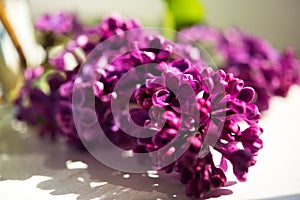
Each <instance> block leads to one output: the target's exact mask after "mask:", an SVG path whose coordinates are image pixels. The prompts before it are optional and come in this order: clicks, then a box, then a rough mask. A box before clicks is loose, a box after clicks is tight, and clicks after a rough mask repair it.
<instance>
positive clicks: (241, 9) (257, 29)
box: [29, 0, 300, 55]
mask: <svg viewBox="0 0 300 200" xmlns="http://www.w3.org/2000/svg"><path fill="white" fill-rule="evenodd" d="M200 2H202V4H203V6H204V8H205V14H204V15H205V20H206V22H207V23H209V24H211V25H215V26H217V27H221V28H225V27H228V26H238V27H240V28H242V29H244V30H246V31H248V32H250V33H254V34H256V35H258V36H261V37H263V38H265V39H267V40H269V41H270V42H271V43H272V44H273V45H274V47H276V48H280V49H282V48H284V47H287V46H293V47H294V48H295V49H296V50H297V52H299V50H300V37H299V36H300V23H299V20H300V12H299V9H300V1H299V0H264V1H261V0H251V1H241V0H226V1H219V0H201V1H200ZM29 3H30V6H31V8H32V12H33V16H34V17H37V16H38V15H40V14H42V13H44V12H45V11H47V12H49V11H57V10H58V8H61V9H62V10H73V11H74V10H75V11H76V12H78V13H80V15H81V17H82V18H83V19H85V20H87V19H90V18H94V17H95V16H102V15H108V14H109V13H111V11H118V12H120V13H122V14H123V15H126V16H131V17H133V18H138V19H140V20H141V21H142V22H143V23H144V24H145V25H146V26H157V25H160V23H161V20H162V16H163V11H164V3H163V1H162V0H151V1H149V0H126V1H124V0H86V1H84V3H82V1H81V0H72V1H70V3H66V2H65V1H60V0H52V1H51V3H45V1H41V0H29ZM90 5H93V6H90ZM128 5H131V6H128ZM87 10H88V12H86V11H87ZM298 55H299V53H298Z"/></svg>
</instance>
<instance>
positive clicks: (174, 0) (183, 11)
mask: <svg viewBox="0 0 300 200" xmlns="http://www.w3.org/2000/svg"><path fill="white" fill-rule="evenodd" d="M165 1H166V2H167V5H168V9H169V11H170V12H172V14H173V17H174V20H175V24H176V29H177V30H179V29H181V28H183V27H186V26H191V25H193V24H196V23H200V22H203V20H204V8H203V6H202V4H201V2H200V0H165ZM169 11H168V12H169Z"/></svg>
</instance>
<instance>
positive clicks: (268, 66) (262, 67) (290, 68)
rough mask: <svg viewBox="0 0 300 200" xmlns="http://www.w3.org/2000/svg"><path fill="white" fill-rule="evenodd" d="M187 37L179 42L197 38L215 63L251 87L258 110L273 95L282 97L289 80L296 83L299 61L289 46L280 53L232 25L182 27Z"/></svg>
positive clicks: (263, 107) (298, 75)
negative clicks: (220, 28)
mask: <svg viewBox="0 0 300 200" xmlns="http://www.w3.org/2000/svg"><path fill="white" fill-rule="evenodd" d="M181 33H182V34H185V35H188V36H189V37H190V39H186V38H185V39H183V38H178V39H179V42H183V43H189V42H193V41H197V42H199V43H200V44H201V45H202V46H203V47H204V48H205V49H207V50H208V51H209V52H210V55H211V56H212V57H213V59H214V60H215V62H216V63H217V65H218V67H219V68H221V69H224V70H225V71H226V72H231V73H233V74H234V75H235V76H236V77H239V78H241V79H243V80H244V82H245V84H246V85H248V86H251V87H253V88H254V89H255V91H256V93H257V96H256V100H255V102H256V104H257V105H258V107H259V109H260V110H261V111H265V110H267V109H268V107H269V101H270V98H271V97H273V96H282V97H285V96H286V95H287V93H288V91H289V88H290V87H291V86H292V85H293V84H299V78H300V61H299V60H297V58H296V56H295V52H294V51H293V50H292V49H286V50H284V51H283V52H282V53H279V52H278V51H277V50H275V49H274V48H273V47H272V46H271V45H270V44H269V43H268V42H267V41H265V40H263V39H261V38H259V37H256V36H253V35H250V34H248V33H245V32H243V31H241V30H238V29H236V28H229V29H227V30H225V31H223V32H222V31H221V30H218V29H216V28H214V27H210V26H206V25H195V26H193V27H190V28H186V29H183V30H182V31H181Z"/></svg>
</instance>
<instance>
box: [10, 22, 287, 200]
mask: <svg viewBox="0 0 300 200" xmlns="http://www.w3.org/2000/svg"><path fill="white" fill-rule="evenodd" d="M137 28H140V25H139V24H138V23H137V22H135V21H134V20H124V19H121V18H119V17H109V18H107V19H104V20H103V21H102V22H101V23H100V24H99V25H97V26H94V27H90V28H83V30H82V32H80V33H79V34H77V35H76V36H74V38H72V40H70V41H69V43H68V44H67V45H66V48H65V50H64V51H63V52H61V53H60V54H59V55H58V56H57V57H52V58H51V57H50V58H49V60H48V62H49V63H50V64H51V65H52V67H53V69H51V70H48V71H44V70H43V68H42V67H36V68H32V69H28V70H27V71H26V72H25V78H26V81H25V85H24V87H23V89H22V91H21V93H20V96H19V98H18V100H17V101H16V105H17V107H18V116H17V117H18V119H20V120H24V121H26V122H28V123H30V124H33V125H36V126H38V127H39V128H40V130H41V133H42V135H45V133H46V132H48V133H50V134H51V136H52V137H58V136H59V137H65V138H67V141H69V142H70V143H71V144H76V145H79V146H80V147H83V146H82V144H81V139H82V138H79V135H78V133H77V131H78V132H84V131H85V130H88V131H86V132H84V134H83V135H84V139H86V140H88V141H91V142H93V138H94V134H97V133H93V132H92V131H91V130H93V126H95V125H97V124H100V126H101V128H102V129H103V131H104V132H105V134H106V136H107V137H108V138H109V139H110V140H111V141H112V142H113V143H114V144H115V145H117V146H119V147H121V148H123V149H126V150H133V151H134V152H136V153H150V152H154V151H156V150H158V149H161V148H163V147H165V146H166V145H168V144H170V143H171V142H172V140H173V139H174V138H179V139H180V141H181V144H182V146H186V145H190V146H187V150H186V151H185V152H184V154H183V155H181V156H178V157H176V156H177V155H176V154H174V152H176V149H175V150H174V149H173V148H170V149H167V151H165V152H164V153H163V155H158V156H157V157H154V156H153V157H152V158H151V159H153V162H154V163H155V167H159V166H164V162H165V160H164V159H166V158H170V157H172V158H173V159H174V162H172V163H171V164H170V165H168V166H167V167H164V168H163V169H164V170H165V171H166V172H167V173H171V172H174V173H178V174H179V177H180V181H181V182H182V183H183V184H186V194H187V195H188V196H191V197H195V198H202V197H204V195H205V194H206V193H207V192H209V191H211V190H213V189H215V188H219V187H222V186H224V185H225V183H226V181H227V179H226V176H225V171H226V170H227V163H228V162H230V163H231V164H232V166H233V172H234V174H235V175H236V177H237V179H238V180H240V181H245V180H246V174H247V173H248V170H249V167H251V166H253V165H254V164H255V161H256V160H255V158H256V156H257V153H258V151H259V150H260V149H261V148H262V146H263V142H262V140H261V139H260V135H261V133H262V132H263V131H262V129H261V128H260V127H259V126H258V121H259V119H260V116H261V115H260V113H259V110H258V108H257V106H256V105H255V104H254V103H252V101H253V99H254V96H255V91H254V89H253V88H251V87H246V86H245V83H244V81H243V80H241V79H239V78H235V77H234V76H233V74H232V73H225V72H224V71H222V70H219V71H217V72H214V71H213V70H212V69H211V68H209V67H208V66H207V65H206V64H205V62H204V61H203V60H201V57H200V53H199V52H198V56H195V52H193V55H190V52H189V51H190V49H191V48H192V47H191V46H189V45H182V44H175V43H173V42H171V41H169V40H167V39H165V38H164V37H162V36H160V35H158V34H155V33H148V32H146V31H144V30H143V29H137ZM133 29H137V33H136V34H133V35H132V34H127V32H128V31H129V32H130V30H133ZM112 36H113V37H112ZM111 37H112V38H111ZM107 39H108V40H107ZM105 40H106V42H107V41H108V43H109V45H108V46H105V48H103V47H101V46H100V47H99V46H97V45H98V44H99V43H101V42H102V41H105ZM96 46H97V47H96ZM95 48H96V50H94V51H93V52H91V51H92V50H93V49H95ZM95 51H96V54H95ZM90 53H91V54H92V55H89V58H91V62H88V63H85V64H84V65H83V68H82V69H81V70H82V71H80V69H79V67H80V65H81V64H83V63H84V60H85V59H86V58H87V55H88V54H90ZM196 54H197V52H196ZM66 57H68V58H70V57H71V58H73V60H75V64H74V63H73V65H74V66H72V67H70V66H69V65H70V64H69V63H68V62H67V60H68V59H66ZM287 57H288V58H289V59H285V65H289V62H292V61H291V60H292V57H291V56H290V55H289V56H288V55H287ZM287 60H289V62H288V61H287ZM139 66H143V70H142V71H138V69H137V68H138V67H139ZM132 70H135V72H136V73H134V74H133V75H131V76H130V77H129V79H128V80H127V81H128V83H129V84H128V85H127V84H124V86H123V87H124V88H123V90H122V91H121V92H123V93H128V90H127V89H128V88H126V87H127V86H128V87H129V86H132V85H130V83H131V81H133V80H144V79H145V80H146V82H145V84H144V85H140V86H139V87H137V86H134V87H136V89H135V91H134V92H133V94H132V96H131V97H130V102H129V103H130V108H129V113H130V118H131V119H132V120H133V121H134V122H135V124H137V125H139V126H141V127H147V128H149V129H151V130H157V133H156V134H155V135H154V136H151V137H146V138H144V137H143V138H139V137H134V136H131V135H128V134H127V133H126V132H125V131H126V130H123V129H120V128H119V127H118V125H120V124H122V123H126V122H124V121H122V120H121V121H117V120H118V119H123V118H122V115H123V112H120V113H119V115H120V116H114V115H113V112H112V109H111V106H112V104H111V100H112V99H113V98H115V94H114V88H115V86H116V85H117V84H118V81H120V79H121V78H122V77H123V75H125V74H126V73H127V72H129V71H132ZM78 72H80V73H79V74H80V75H79V77H78V76H77V75H78ZM75 80H76V81H77V83H78V81H79V84H76V87H74V85H75V83H74V82H75ZM89 87H91V88H92V94H93V97H94V98H95V105H93V106H94V107H95V110H96V115H97V121H95V120H93V118H92V117H89V116H92V115H93V110H92V108H91V107H89V106H88V99H86V98H85V95H84V94H85V89H86V88H89ZM72 97H73V100H74V99H75V102H72ZM72 103H73V104H72ZM126 103H127V104H128V102H126ZM74 104H75V106H74ZM72 105H73V106H74V107H73V109H72ZM78 109H80V113H84V118H83V119H82V120H81V124H80V126H79V129H80V130H76V128H75V125H74V121H73V116H72V115H73V114H74V115H76V114H78V113H79V112H78V113H77V111H78ZM125 115H126V114H125ZM127 118H128V116H125V118H124V119H127ZM154 119H157V121H155V120H154ZM153 120H154V121H155V123H153ZM240 124H244V126H245V127H246V128H242V127H240ZM77 128H78V127H77ZM143 134H144V133H143V132H140V133H137V134H136V135H143ZM211 141H214V142H211ZM210 148H213V149H215V150H216V151H217V152H219V153H220V154H221V155H222V159H221V161H220V163H215V162H214V160H213V159H212V157H213V154H212V153H211V152H210ZM201 155H203V156H201Z"/></svg>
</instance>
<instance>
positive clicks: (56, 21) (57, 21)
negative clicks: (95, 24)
mask: <svg viewBox="0 0 300 200" xmlns="http://www.w3.org/2000/svg"><path fill="white" fill-rule="evenodd" d="M35 27H36V29H37V30H39V31H43V32H53V33H55V34H66V33H72V32H76V31H79V30H80V29H81V25H80V23H79V22H78V19H77V17H76V16H75V15H74V14H72V13H65V12H58V13H52V14H44V15H42V16H40V17H39V18H38V19H37V20H36V21H35Z"/></svg>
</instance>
